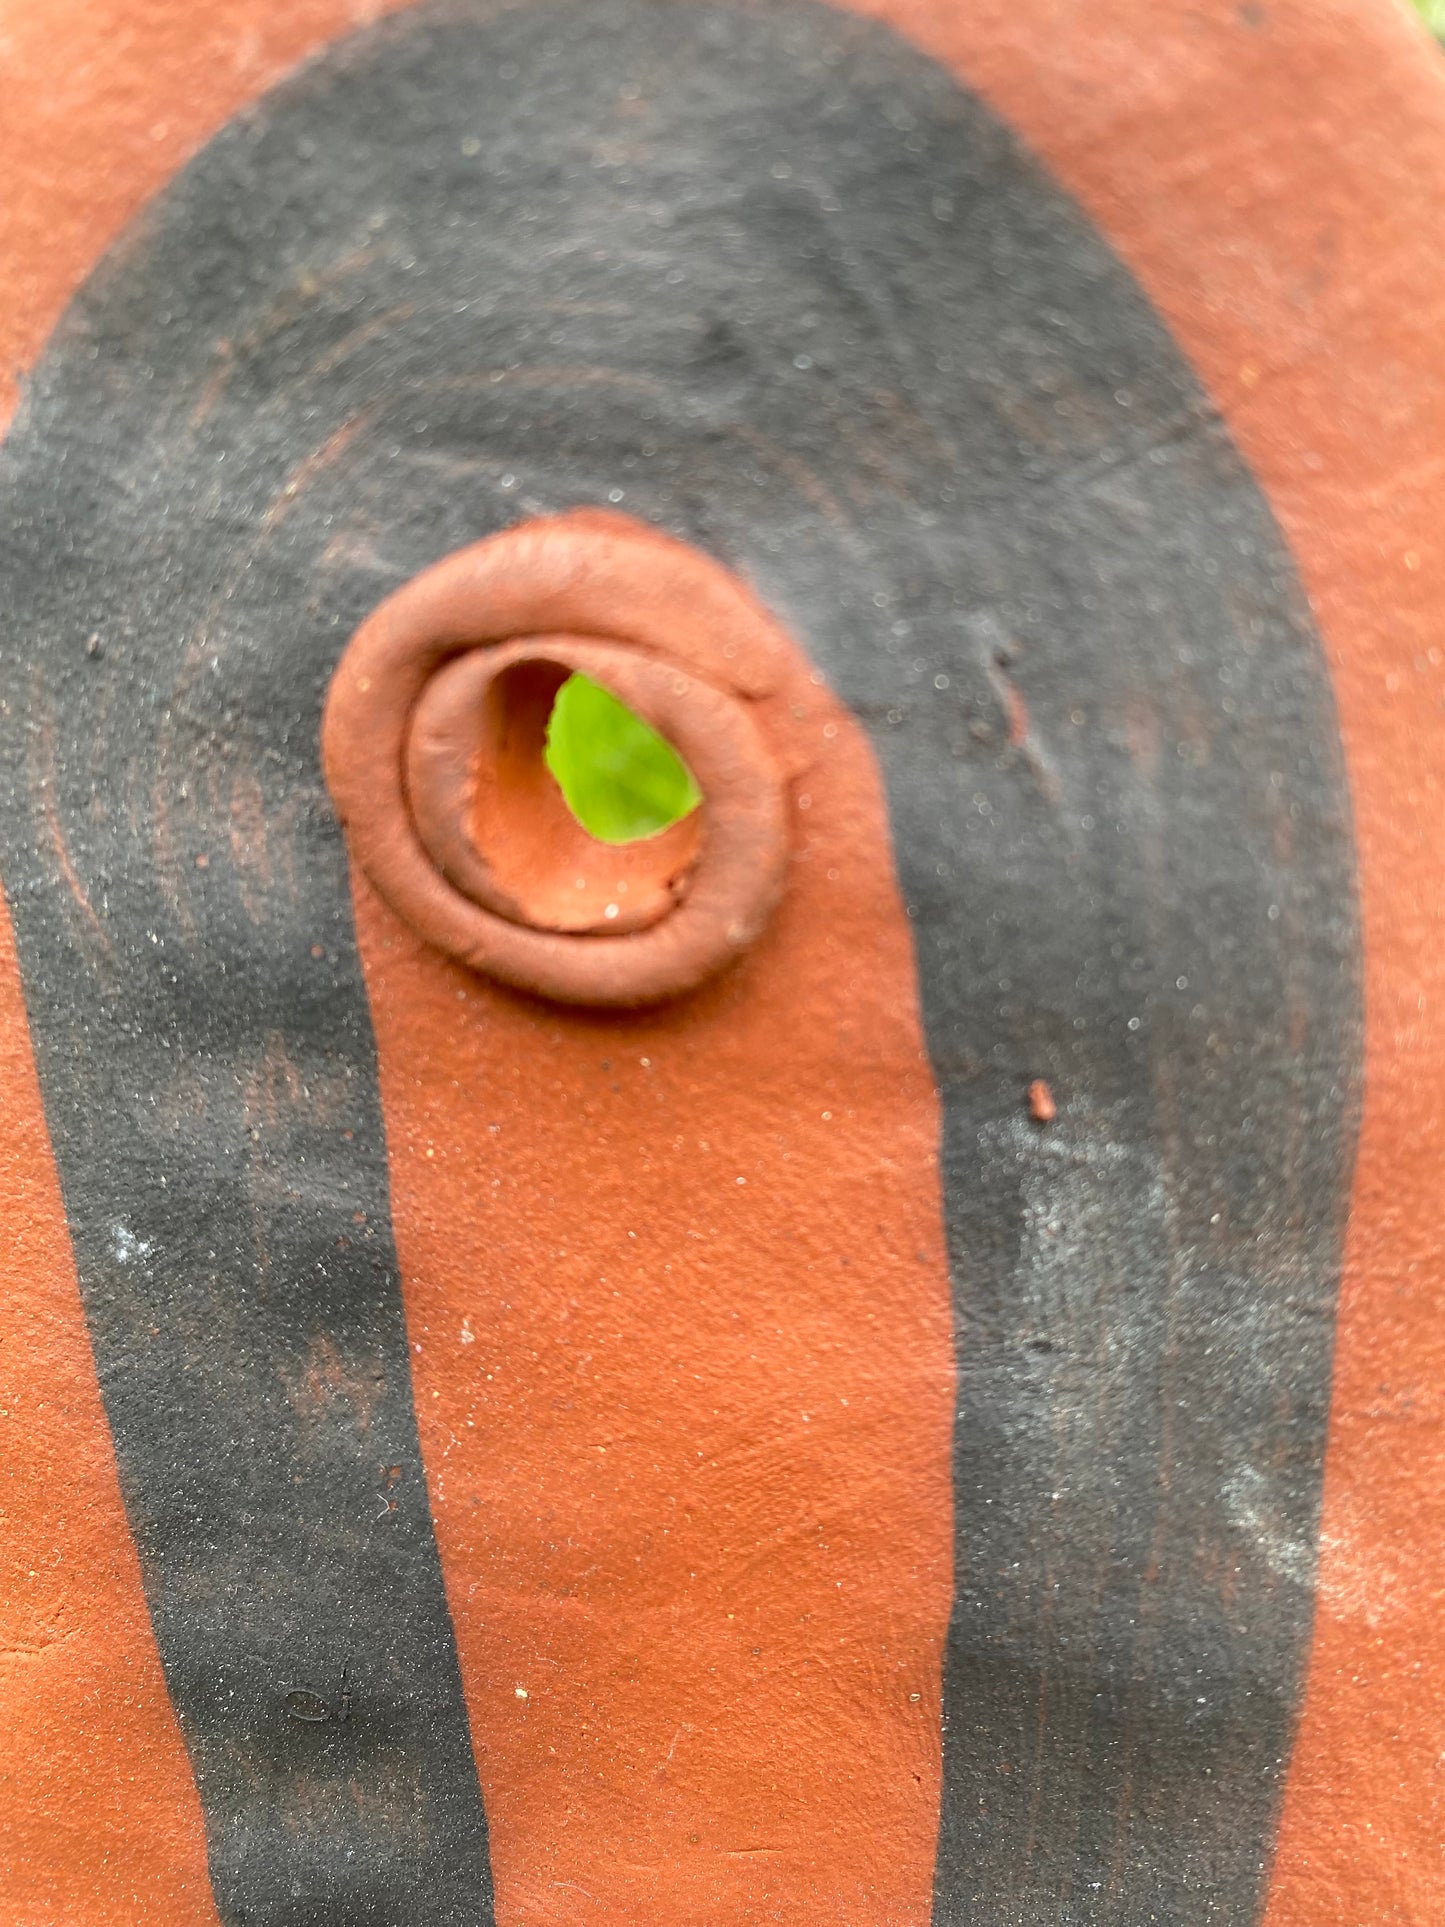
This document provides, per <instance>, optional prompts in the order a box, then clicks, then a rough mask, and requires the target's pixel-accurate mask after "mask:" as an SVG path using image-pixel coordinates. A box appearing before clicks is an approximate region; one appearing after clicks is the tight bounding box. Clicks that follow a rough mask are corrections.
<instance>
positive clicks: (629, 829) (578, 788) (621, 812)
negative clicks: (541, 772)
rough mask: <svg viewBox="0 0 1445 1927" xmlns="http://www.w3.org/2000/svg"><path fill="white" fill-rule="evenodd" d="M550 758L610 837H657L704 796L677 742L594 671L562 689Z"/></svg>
mask: <svg viewBox="0 0 1445 1927" xmlns="http://www.w3.org/2000/svg"><path fill="white" fill-rule="evenodd" d="M546 762H547V767H548V769H549V770H551V772H552V774H553V776H555V777H556V779H557V782H558V785H559V786H560V788H561V791H562V794H563V796H564V797H566V799H567V806H568V808H569V809H570V810H571V812H572V814H573V815H574V816H575V817H576V818H577V821H578V822H579V823H580V824H581V825H582V827H583V829H584V830H586V831H587V832H588V833H589V834H590V835H592V836H595V837H597V838H598V839H599V841H601V842H603V843H635V842H637V841H638V840H639V839H640V838H641V837H644V836H656V835H657V834H658V832H659V831H660V830H665V829H667V828H668V826H669V825H670V824H673V823H676V822H677V821H678V820H679V818H681V817H684V816H686V815H687V814H688V812H689V811H690V810H695V809H696V808H697V806H698V804H699V803H700V802H701V801H702V795H701V792H700V791H699V789H698V787H697V784H696V783H695V782H694V781H693V779H692V772H691V771H690V770H689V769H688V767H687V765H686V764H685V763H684V762H683V761H682V759H681V757H679V756H678V754H677V752H676V750H674V749H673V747H672V745H671V744H670V743H668V742H666V741H664V739H663V738H662V737H661V736H659V735H658V733H657V731H656V730H655V729H652V728H650V727H649V726H648V725H647V724H646V723H645V722H643V720H642V718H641V717H640V716H638V715H636V714H634V712H633V711H632V710H630V709H629V708H628V707H627V705H626V704H625V703H621V702H619V701H618V700H617V698H616V697H615V696H614V695H612V694H610V693H609V692H608V691H607V690H605V689H603V688H602V687H601V686H600V685H599V684H597V683H595V682H590V681H589V680H588V678H587V677H586V676H571V677H569V678H568V680H567V681H566V682H565V683H563V685H562V687H561V689H560V690H558V692H557V701H556V703H555V704H554V706H553V709H552V715H551V720H550V721H549V722H548V724H547V749H546Z"/></svg>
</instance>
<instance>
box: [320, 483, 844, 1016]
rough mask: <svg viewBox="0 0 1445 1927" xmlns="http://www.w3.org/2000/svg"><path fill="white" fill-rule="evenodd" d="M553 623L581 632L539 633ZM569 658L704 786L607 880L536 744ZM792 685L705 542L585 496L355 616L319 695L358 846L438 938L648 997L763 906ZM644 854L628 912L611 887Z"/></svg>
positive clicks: (790, 655)
mask: <svg viewBox="0 0 1445 1927" xmlns="http://www.w3.org/2000/svg"><path fill="white" fill-rule="evenodd" d="M555 630H572V631H576V632H578V633H577V634H575V635H573V636H572V637H570V638H568V639H567V640H565V641H564V640H560V639H559V640H558V641H557V642H555V643H554V644H553V645H552V647H551V649H550V650H549V649H548V648H547V637H548V633H549V632H550V631H555ZM523 637H530V638H532V639H533V640H532V641H531V642H530V643H526V642H522V641H519V640H517V639H518V638H523ZM528 662H531V663H533V664H539V665H545V664H552V665H554V666H555V667H556V669H558V670H560V671H561V672H562V673H561V674H554V675H553V676H552V677H551V678H550V679H549V684H548V688H547V689H546V690H545V691H543V692H539V694H542V695H543V697H544V700H543V701H541V702H539V701H537V700H536V699H529V698H528V697H526V696H525V695H524V694H522V693H521V692H520V691H519V688H518V685H517V682H516V673H515V672H516V671H517V670H519V669H520V668H521V667H522V665H523V664H524V663H528ZM570 671H580V672H581V673H583V674H589V675H592V676H593V677H594V678H595V679H596V680H599V681H601V682H602V683H604V684H605V685H606V686H607V687H609V688H610V689H611V690H612V693H613V694H614V695H615V696H617V697H618V698H619V699H620V700H622V701H624V702H628V703H631V704H632V705H633V707H634V708H635V709H636V710H637V711H638V713H639V714H641V715H642V716H643V717H644V718H645V719H646V720H647V721H648V722H650V723H652V724H653V725H654V726H655V727H656V728H658V729H659V730H660V731H661V732H662V733H663V734H664V735H665V736H667V737H668V738H669V739H670V740H671V742H672V743H673V745H674V747H675V748H676V749H677V751H678V752H679V754H680V755H681V756H682V757H683V759H684V761H686V762H687V763H688V764H689V766H690V767H691V769H692V772H693V775H694V777H695V778H696V779H697V781H698V783H699V785H700V787H701V789H702V793H703V803H702V806H701V810H700V813H699V818H698V821H697V822H696V824H693V825H689V826H684V827H682V828H680V829H679V830H678V831H675V832H674V833H673V835H672V837H671V838H670V841H669V844H668V845H667V846H666V847H665V848H664V849H662V850H660V851H659V850H656V849H652V850H639V851H638V852H637V853H636V854H635V855H634V856H633V857H632V858H631V859H630V860H629V859H627V858H624V859H622V862H621V869H622V871H623V873H622V874H618V872H619V864H618V862H617V861H616V860H611V859H609V858H608V857H607V856H606V855H605V853H604V851H603V850H602V849H601V848H600V847H599V846H597V845H596V844H594V843H593V840H592V839H591V838H589V837H587V836H585V835H579V834H578V830H577V826H576V824H575V823H574V821H573V820H572V818H571V814H570V812H569V811H568V810H567V809H566V807H565V805H564V804H562V801H561V797H560V795H559V794H558V792H557V789H556V785H555V783H553V781H552V779H551V777H550V775H549V774H548V772H547V770H546V768H545V765H544V763H543V761H542V748H543V742H544V736H545V724H546V716H547V710H548V708H549V707H550V703H549V701H547V700H545V698H546V697H549V696H550V695H552V694H555V692H556V689H557V688H558V687H560V683H561V681H562V680H563V678H564V676H565V673H567V672H570ZM509 672H511V673H510V684H509V683H508V682H505V681H504V682H501V683H499V682H498V681H497V680H496V679H497V678H498V677H506V676H508V673H509ZM509 686H510V687H511V689H512V690H513V694H512V696H511V698H510V699H509V698H508V688H509ZM810 693H811V685H810V682H809V675H808V668H807V665H806V664H805V662H804V661H803V660H802V658H801V656H800V655H799V654H798V652H797V650H796V648H795V647H793V646H791V645H790V644H789V642H788V640H787V638H786V637H785V636H784V635H783V633H782V632H781V631H780V630H779V629H778V628H777V625H776V624H774V623H772V622H770V620H769V619H768V617H767V615H766V613H765V612H764V611H763V610H762V609H761V608H760V607H759V606H758V603H757V601H756V599H755V598H754V597H752V596H750V595H749V594H748V592H747V591H746V589H745V588H744V587H743V586H742V585H741V584H740V583H734V582H731V581H729V579H728V577H727V575H726V573H725V571H723V570H722V569H720V568H719V567H718V565H717V564H716V563H715V562H713V561H712V560H711V559H710V558H708V557H707V556H704V555H702V554H700V553H698V552H697V551H695V550H689V549H687V548H685V547H684V546H683V545H682V544H681V543H679V542H674V541H669V540H667V539H666V538H665V537H663V536H661V535H660V534H658V533H656V532H655V531H651V530H648V529H646V528H644V527H643V526H642V525H641V524H638V523H633V522H629V521H628V520H627V519H626V518H625V517H622V516H607V515H601V514H598V513H597V512H596V511H592V512H587V513H581V514H574V515H572V516H567V517H558V518H554V519H552V520H549V521H544V522H532V523H524V524H522V525H521V526H520V527H519V528H516V529H510V530H508V531H507V532H506V533H505V534H503V535H497V536H493V537H492V538H491V540H490V541H488V542H483V543H478V544H477V545H476V546H475V547H474V548H470V549H466V550H462V551H460V552H459V553H457V554H456V555H452V556H449V557H447V558H446V559H445V560H444V561H442V562H438V563H436V564H435V565H434V566H433V567H432V568H431V569H429V570H427V571H426V573H425V574H423V575H421V576H419V577H417V578H416V579H415V580H414V581H412V582H410V583H408V584H407V585H406V587H405V588H403V589H400V590H398V591H397V592H396V594H395V595H393V596H391V597H389V598H388V600H387V601H386V602H384V603H383V604H382V606H381V607H380V608H379V609H378V610H377V611H376V612H375V613H374V614H373V615H371V616H369V617H368V618H367V620H366V622H365V623H364V624H363V625H362V627H361V628H360V629H359V630H358V631H357V633H356V635H355V636H354V637H353V638H352V641H351V643H350V645H349V646H348V648H347V650H346V653H345V655H344V656H343V657H342V659H341V662H340V663H339V664H338V666H337V670H336V676H335V679H334V680H333V682H332V685H331V688H330V691H329V693H328V696H327V708H326V720H325V724H324V732H325V758H326V770H327V780H328V782H329V784H330V787H331V793H332V796H333V798H334V799H335V801H336V806H337V811H338V814H339V815H340V817H341V820H342V822H343V823H344V824H345V825H346V827H347V832H348V837H349V841H350V846H351V849H352V852H353V855H354V856H355V858H356V860H357V861H358V862H359V863H360V865H361V867H362V868H363V869H364V870H365V871H366V873H367V875H368V876H369V877H370V878H371V880H372V882H373V883H374V884H375V885H376V887H377V888H378V889H379V890H380V891H381V893H382V895H383V896H384V897H385V898H386V900H387V901H388V902H389V903H390V904H391V905H392V906H393V908H395V909H396V910H397V911H398V912H399V913H400V914H401V915H402V916H403V917H405V919H406V920H407V921H408V922H409V923H410V924H411V925H412V927H413V928H414V929H416V930H418V931H420V932H421V934H422V935H423V936H425V937H426V938H427V939H428V941H430V942H432V943H434V944H436V945H437V946H438V948H440V949H441V950H443V951H445V952H447V953H448V954H449V955H452V956H455V957H458V958H460V960H461V961H462V962H464V963H467V964H469V965H471V966H472V968H473V969H477V970H484V971H487V972H489V973H490V974H492V975H494V976H497V977H500V978H501V979H502V980H503V981H504V982H507V983H511V984H515V985H516V986H517V987H518V988H520V989H523V990H535V991H538V992H540V993H541V994H543V995H544V996H550V997H557V998H561V999H562V1000H564V1001H566V1002H569V1003H580V1004H596V1005H624V1006H625V1005H637V1004H647V1003H655V1002H658V1001H659V1000H660V999H662V998H664V997H669V996H678V995H680V994H681V993H682V992H684V991H688V990H693V989H695V988H696V987H697V985H698V984H699V983H701V982H703V981H704V980H705V979H706V978H707V977H709V976H712V975H713V974H714V973H715V972H717V971H719V970H721V969H723V968H724V967H725V966H726V965H727V964H729V963H731V962H732V961H733V960H734V959H735V958H736V957H737V956H739V955H740V954H741V952H742V951H743V950H745V949H746V948H747V946H748V945H749V944H750V943H752V942H753V941H754V940H755V939H756V937H757V936H758V934H759V932H760V931H761V930H762V928H763V926H764V924H765V923H766V921H767V918H768V916H769V914H770V913H771V911H772V909H773V906H774V904H775V903H776V901H777V898H778V894H779V892H780V890H781V888H782V883H783V873H784V866H785V863H786V860H787V829H786V821H785V809H786V806H785V798H784V781H785V776H786V773H787V772H788V770H789V767H790V765H794V766H795V765H796V764H797V763H798V761H799V758H800V756H801V755H802V750H801V741H802V733H801V731H800V730H799V728H798V725H799V723H800V722H802V721H803V720H804V719H805V718H806V715H807V709H808V698H809V695H810ZM488 705H490V708H488ZM509 707H510V709H511V710H512V711H514V712H517V713H516V714H515V715H509ZM489 715H490V716H491V718H492V720H491V721H490V723H489V722H488V721H487V717H488V716H489ZM489 844H490V845H493V846H495V847H494V854H493V855H492V856H491V858H490V860H488V857H487V855H486V854H485V852H486V850H487V847H488V845H489ZM674 852H675V853H676V856H675V858H674V857H673V853H674ZM659 861H660V862H661V863H662V865H663V868H662V870H661V872H660V873H659V874H658V875H657V878H656V880H655V882H654V884H653V889H652V892H651V895H650V896H649V897H647V898H644V900H643V902H642V903H641V905H639V906H637V908H636V909H634V901H635V897H634V896H629V895H628V894H627V892H628V890H629V887H630V884H631V883H633V882H636V883H638V884H641V885H642V886H643V887H644V889H645V888H646V887H647V885H648V883H649V881H650V880H651V879H650V875H649V871H648V869H647V868H646V867H644V866H646V865H649V864H656V863H658V862H659ZM598 864H603V865H605V866H606V867H605V868H604V869H603V871H602V881H603V889H602V897H603V901H602V902H601V903H594V902H593V901H592V900H593V899H594V898H595V897H596V895H597V893H598V890H597V883H596V882H595V881H594V882H593V883H592V885H591V888H590V889H589V888H588V876H587V871H588V870H589V869H595V866H597V865H598ZM579 865H580V866H581V874H580V875H579V874H578V870H579ZM499 866H500V867H499ZM629 868H630V869H631V870H632V871H633V873H634V874H633V876H632V877H630V878H629V876H628V875H627V874H626V873H625V872H626V870H627V869H629ZM507 872H510V873H511V875H510V880H509V881H504V880H503V878H504V876H505V875H506V874H507ZM609 886H611V888H612V889H615V894H616V901H615V902H614V901H609V895H610V888H609ZM579 891H580V893H581V895H580V900H579V895H578V892H579ZM584 905H586V906H589V907H588V908H587V909H586V911H585V914H583V915H581V916H580V917H579V914H578V912H579V910H581V909H582V907H583V906H584Z"/></svg>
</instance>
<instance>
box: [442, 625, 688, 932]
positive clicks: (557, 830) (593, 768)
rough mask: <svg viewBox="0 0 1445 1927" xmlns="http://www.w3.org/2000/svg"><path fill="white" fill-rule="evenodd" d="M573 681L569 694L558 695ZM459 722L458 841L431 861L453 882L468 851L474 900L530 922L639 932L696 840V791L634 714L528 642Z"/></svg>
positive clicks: (684, 872)
mask: <svg viewBox="0 0 1445 1927" xmlns="http://www.w3.org/2000/svg"><path fill="white" fill-rule="evenodd" d="M463 673H465V669H463ZM446 674H447V672H446V671H443V672H442V677H439V678H438V682H437V686H441V684H442V681H443V679H444V678H445V676H446ZM576 684H581V685H582V688H581V690H580V691H579V692H577V693H575V694H574V695H573V697H572V699H571V702H570V703H561V702H559V698H560V697H561V696H562V695H563V694H564V693H565V692H566V691H567V690H568V689H569V687H573V686H574V685H576ZM572 703H577V704H578V705H579V708H580V712H581V713H580V715H579V714H578V713H577V712H576V711H575V710H572V706H571V705H572ZM559 710H560V712H561V719H560V723H558V724H557V725H556V726H555V727H554V719H556V718H557V714H558V711H559ZM569 711H570V712H571V713H569ZM469 727H470V728H471V729H474V730H476V731H477V736H476V748H475V754H474V755H473V757H472V760H471V766H470V782H469V785H468V788H469V796H468V799H467V801H468V807H467V808H466V811H465V814H464V817H463V818H462V824H461V827H462V828H463V833H464V837H465V842H466V848H465V849H462V850H458V849H457V848H456V847H455V845H453V846H452V847H451V848H450V849H447V848H446V847H443V851H442V861H443V867H444V869H446V867H447V865H448V863H450V864H451V865H452V866H453V867H452V869H451V870H450V871H448V873H449V874H453V875H454V876H455V877H456V878H457V880H458V881H459V882H461V883H462V884H463V886H464V887H465V879H466V876H467V875H468V873H469V870H470V865H471V863H473V862H475V861H476V860H478V859H480V865H481V868H480V871H479V872H478V873H477V874H476V875H475V876H474V880H473V887H472V894H473V895H474V896H475V897H476V900H477V901H479V902H484V903H488V904H490V905H491V907H492V908H494V909H496V910H498V911H500V913H501V914H502V915H503V916H509V917H512V918H513V919H515V920H516V921H518V922H522V923H527V924H530V925H532V926H533V927H535V928H538V929H543V930H570V931H577V932H584V931H586V932H596V933H600V934H609V935H614V936H622V935H625V934H626V933H627V932H629V931H633V930H642V929H646V928H647V927H648V926H649V925H650V924H652V923H655V922H656V921H657V920H658V918H659V917H662V916H665V915H666V914H667V913H668V911H669V910H671V909H672V908H673V906H674V905H675V904H676V902H677V901H678V898H679V896H680V894H681V892H682V891H683V890H684V889H685V888H686V879H687V877H688V874H689V872H690V871H691V869H692V865H693V862H694V860H695V858H696V856H697V853H698V849H699V847H700V842H699V839H700V835H701V821H702V813H701V811H700V810H699V809H698V808H697V805H698V803H699V802H700V801H701V800H702V799H701V797H700V796H699V794H698V789H697V785H696V784H695V783H694V781H693V779H692V776H691V775H690V773H689V772H688V771H687V769H686V768H685V766H684V765H683V763H682V761H681V759H680V758H679V757H678V755H677V752H676V751H675V750H674V749H673V748H672V747H671V745H670V744H668V743H666V742H664V741H663V740H662V738H661V737H660V736H659V735H657V733H656V732H655V731H654V730H653V729H652V727H651V726H650V725H649V724H648V723H646V722H644V721H643V719H642V718H641V717H640V716H638V715H637V714H635V713H634V712H633V711H632V710H631V709H630V708H628V707H627V706H626V705H625V704H624V703H623V702H622V701H621V700H620V699H619V698H617V697H616V696H614V695H613V694H612V692H611V691H610V690H605V689H603V688H602V687H600V686H599V685H597V684H595V683H593V682H591V681H590V680H585V679H584V678H583V677H582V676H581V675H580V674H576V673H574V671H573V670H572V668H571V666H570V665H568V664H565V663H562V662H559V661H556V660H555V659H551V658H549V657H547V656H546V655H544V654H541V653H539V654H537V655H534V656H529V657H527V658H526V659H524V660H522V661H518V662H514V663H512V664H511V665H509V666H508V667H506V668H504V669H502V670H501V672H500V673H499V674H497V675H496V676H495V677H494V678H493V679H492V680H491V681H490V682H489V684H488V685H487V689H486V693H485V696H484V698H483V700H482V704H481V709H480V713H479V715H478V716H477V717H476V719H475V721H473V722H472V723H471V724H470V725H469ZM420 740H421V741H423V742H424V741H425V740H426V731H425V728H424V727H423V728H422V731H421V737H420ZM559 761H560V763H561V767H562V772H563V775H562V776H561V777H559V776H558V775H557V774H556V768H557V764H558V762H559ZM563 777H565V779H566V780H565V782H564V780H563ZM582 809H586V810H587V819H584V818H583V816H582V813H581V812H582ZM594 825H600V827H601V828H602V829H603V830H604V831H605V832H607V834H604V835H599V834H597V833H596V831H595V829H594V827H593V826H594ZM445 840H446V839H445V830H444V834H443V843H444V845H445ZM468 852H470V855H469V854H468Z"/></svg>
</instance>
